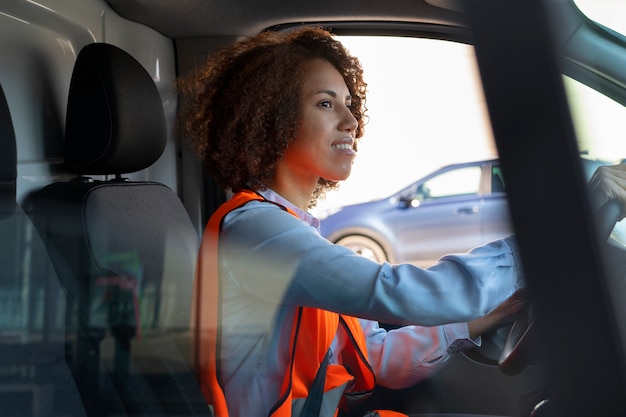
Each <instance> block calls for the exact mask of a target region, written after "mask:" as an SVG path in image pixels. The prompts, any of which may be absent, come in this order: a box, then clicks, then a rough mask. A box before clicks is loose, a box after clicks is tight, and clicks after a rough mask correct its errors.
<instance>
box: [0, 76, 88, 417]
mask: <svg viewBox="0 0 626 417" xmlns="http://www.w3.org/2000/svg"><path fill="white" fill-rule="evenodd" d="M16 182H17V151H16V140H15V131H14V130H13V122H12V120H11V115H10V113H9V107H8V103H7V101H6V97H5V95H4V90H3V89H2V87H1V86H0V297H1V298H0V299H1V300H2V301H1V302H0V410H1V411H0V414H2V415H3V416H6V417H30V416H43V415H71V416H76V417H80V416H85V415H86V414H85V410H84V408H83V406H82V402H81V399H80V396H79V395H78V389H77V388H76V385H75V384H74V380H73V379H72V377H71V373H70V370H69V368H68V366H67V363H66V361H65V355H64V352H65V347H64V342H63V340H64V335H65V321H64V320H63V317H64V312H65V305H66V302H65V295H64V293H63V290H62V288H61V285H60V283H59V280H58V277H57V276H56V275H55V273H54V269H53V267H52V263H51V262H50V258H49V257H48V255H47V252H46V249H45V247H44V245H43V242H42V241H41V239H40V238H39V235H38V234H37V233H36V232H35V231H34V227H33V224H32V223H31V221H30V219H29V218H28V216H26V213H24V211H23V210H22V208H21V206H20V205H19V204H18V203H17V201H16ZM55 398H62V399H63V401H54V399H55Z"/></svg>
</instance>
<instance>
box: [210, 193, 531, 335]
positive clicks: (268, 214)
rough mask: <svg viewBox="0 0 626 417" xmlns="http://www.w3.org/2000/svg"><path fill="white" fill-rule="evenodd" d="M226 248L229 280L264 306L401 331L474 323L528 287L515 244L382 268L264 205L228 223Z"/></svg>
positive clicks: (222, 247)
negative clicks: (423, 264)
mask: <svg viewBox="0 0 626 417" xmlns="http://www.w3.org/2000/svg"><path fill="white" fill-rule="evenodd" d="M220 250H221V251H222V252H221V253H222V262H223V265H222V267H223V268H224V271H225V272H226V274H225V276H226V279H230V280H232V282H233V285H236V286H237V288H238V291H241V292H245V293H248V294H249V295H251V296H253V297H256V298H257V299H259V300H260V301H262V302H268V303H271V304H277V305H280V304H282V305H290V306H308V307H315V308H321V309H325V310H329V311H334V312H337V313H341V314H347V315H351V316H354V317H362V318H366V319H370V320H375V321H379V322H384V323H394V324H399V325H422V326H436V325H440V324H446V323H462V322H468V321H470V320H472V319H475V318H478V317H481V316H484V315H485V314H487V313H489V312H490V311H491V310H492V309H493V308H495V307H496V306H497V305H499V304H500V303H502V301H504V300H505V299H506V298H508V297H509V296H511V295H512V294H513V293H514V292H515V291H516V290H518V289H519V288H521V287H522V286H523V285H524V283H523V275H522V272H521V269H520V266H519V263H518V262H517V261H516V259H517V252H516V249H515V244H514V240H513V238H508V239H503V240H498V241H494V242H492V243H490V244H487V245H485V246H481V247H479V248H476V249H474V250H472V251H470V252H469V253H467V254H457V255H449V256H446V257H443V258H442V259H441V260H440V261H439V262H438V263H437V264H436V265H434V266H432V267H430V268H428V269H422V268H418V267H416V266H414V265H410V264H402V265H390V264H388V263H383V264H378V263H376V262H373V261H370V260H368V259H365V258H364V257H361V256H358V255H356V254H354V252H352V251H351V250H350V249H348V248H345V247H343V246H340V245H335V244H332V243H330V242H329V241H327V240H326V239H324V238H323V237H322V236H320V235H319V233H318V231H317V229H315V228H313V227H311V226H310V225H308V224H306V223H304V222H303V221H301V220H299V219H297V218H296V217H294V216H292V215H290V214H289V213H287V212H285V211H283V210H282V209H280V208H279V207H277V206H275V205H273V204H268V203H263V202H254V201H253V202H250V203H248V204H246V205H245V206H243V207H242V208H239V209H237V210H235V211H233V212H231V213H230V214H229V215H228V216H227V217H226V219H225V221H224V224H223V229H222V234H221V240H220Z"/></svg>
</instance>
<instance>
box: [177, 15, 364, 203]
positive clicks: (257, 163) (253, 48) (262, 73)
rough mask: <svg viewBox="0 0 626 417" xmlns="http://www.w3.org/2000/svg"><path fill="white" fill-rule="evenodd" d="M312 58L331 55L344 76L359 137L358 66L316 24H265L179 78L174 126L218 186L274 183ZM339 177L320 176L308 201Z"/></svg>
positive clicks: (360, 98) (361, 104)
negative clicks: (284, 28) (278, 27)
mask: <svg viewBox="0 0 626 417" xmlns="http://www.w3.org/2000/svg"><path fill="white" fill-rule="evenodd" d="M314 59H324V60H326V61H328V62H330V63H331V64H332V65H333V66H334V67H335V68H337V70H338V71H339V73H340V74H341V75H342V76H343V79H344V81H345V83H346V85H347V87H348V90H349V92H350V94H351V96H352V107H351V111H352V114H353V116H354V117H355V119H356V120H357V122H358V127H357V129H356V132H355V136H356V138H357V139H358V138H360V137H361V136H362V135H363V128H364V124H365V111H366V109H365V96H366V86H367V84H366V83H365V82H364V80H363V69H362V68H361V64H360V62H359V61H358V59H357V58H356V57H354V56H352V55H350V54H349V53H348V51H347V50H346V49H345V48H344V46H343V45H342V44H341V43H340V42H339V41H337V40H336V39H334V38H333V37H332V35H331V34H330V32H328V31H326V30H324V29H321V28H314V27H300V28H298V29H295V30H292V31H289V32H263V33H261V34H259V35H257V36H255V37H252V38H248V39H245V40H242V41H239V42H236V43H234V44H232V45H229V46H226V47H223V48H221V49H219V50H218V51H216V53H214V54H213V55H212V56H211V57H210V58H209V59H208V60H207V63H206V64H205V65H203V66H200V67H197V68H196V69H195V70H194V71H192V72H191V73H190V74H189V75H188V76H187V77H183V78H181V79H179V80H178V83H177V86H178V89H179V93H180V96H181V103H182V104H181V106H182V107H181V109H180V112H179V128H180V129H181V130H182V132H181V133H182V135H183V136H184V138H185V139H186V140H188V141H190V143H191V144H192V146H193V147H194V148H195V150H196V152H197V153H198V155H199V156H200V158H201V159H202V161H203V163H204V167H205V169H206V170H207V172H208V174H209V175H210V176H212V177H213V178H214V179H215V181H216V182H217V184H218V185H219V186H220V187H222V188H224V189H231V190H232V191H234V192H236V191H238V190H240V189H242V188H245V187H252V188H254V189H261V190H262V189H266V188H268V187H269V188H271V186H272V181H273V177H274V172H275V167H276V163H277V161H278V160H280V159H281V158H282V157H283V156H284V154H285V149H287V146H289V143H290V142H291V141H292V140H293V139H294V138H295V135H296V132H297V131H298V127H299V121H300V118H301V95H302V82H303V78H304V76H305V71H304V69H305V64H307V63H309V62H310V61H312V60H314ZM354 146H355V149H356V141H355V145H354ZM337 185H338V182H337V181H329V180H326V179H324V178H320V179H319V181H318V184H317V187H316V189H315V191H314V193H313V196H312V197H311V201H310V203H309V206H310V207H313V206H315V204H316V202H317V200H318V199H319V198H320V197H321V196H323V195H324V194H325V193H326V191H328V190H331V189H334V188H336V187H337Z"/></svg>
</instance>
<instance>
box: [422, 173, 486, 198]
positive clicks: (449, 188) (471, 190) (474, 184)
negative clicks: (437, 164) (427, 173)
mask: <svg viewBox="0 0 626 417" xmlns="http://www.w3.org/2000/svg"><path fill="white" fill-rule="evenodd" d="M480 172H481V167H478V166H473V167H466V168H460V169H454V170H452V171H446V172H444V173H443V174H441V175H437V176H436V177H433V178H431V179H429V180H428V181H426V182H425V183H424V185H423V187H422V189H423V190H424V191H426V190H427V193H426V194H427V196H428V197H430V198H442V197H453V196H458V195H470V194H478V190H479V188H480Z"/></svg>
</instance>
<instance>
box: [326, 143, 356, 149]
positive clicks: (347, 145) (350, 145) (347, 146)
mask: <svg viewBox="0 0 626 417" xmlns="http://www.w3.org/2000/svg"><path fill="white" fill-rule="evenodd" d="M331 148H333V149H350V150H352V144H350V143H341V144H338V145H331Z"/></svg>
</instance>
